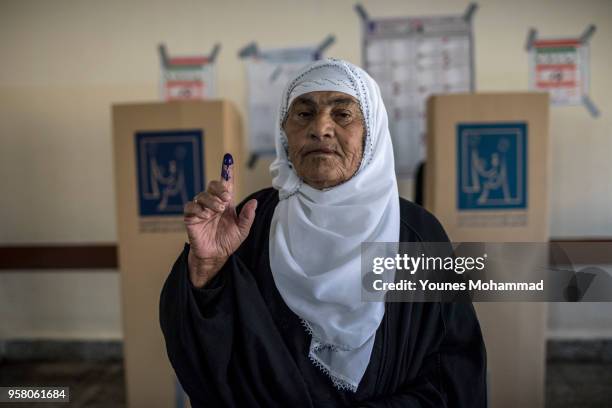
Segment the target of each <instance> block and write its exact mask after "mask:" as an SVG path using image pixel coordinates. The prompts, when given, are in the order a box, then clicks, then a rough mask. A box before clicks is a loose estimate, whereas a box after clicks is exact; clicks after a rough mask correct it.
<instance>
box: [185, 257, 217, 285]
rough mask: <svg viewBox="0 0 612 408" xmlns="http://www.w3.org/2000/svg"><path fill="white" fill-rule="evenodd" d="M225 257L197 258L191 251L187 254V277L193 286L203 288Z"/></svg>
mask: <svg viewBox="0 0 612 408" xmlns="http://www.w3.org/2000/svg"><path fill="white" fill-rule="evenodd" d="M226 261H227V257H225V258H199V257H197V256H196V255H195V254H194V253H193V252H192V251H189V254H188V256H187V266H188V269H189V279H190V280H191V283H192V284H193V286H194V287H196V288H198V289H201V288H203V287H204V286H205V285H206V284H207V283H208V282H209V281H210V280H211V279H212V278H213V277H214V276H215V275H216V274H217V273H218V272H219V271H220V270H221V268H222V267H223V265H225V262H226Z"/></svg>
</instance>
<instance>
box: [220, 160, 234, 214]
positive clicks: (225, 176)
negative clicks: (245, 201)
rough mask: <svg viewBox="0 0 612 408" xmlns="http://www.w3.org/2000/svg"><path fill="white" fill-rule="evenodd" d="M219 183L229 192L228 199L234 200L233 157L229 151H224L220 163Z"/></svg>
mask: <svg viewBox="0 0 612 408" xmlns="http://www.w3.org/2000/svg"><path fill="white" fill-rule="evenodd" d="M221 183H223V185H224V186H225V187H226V188H227V191H228V192H229V193H230V200H231V201H232V202H233V201H234V158H233V157H232V155H231V154H230V153H225V155H224V156H223V163H221Z"/></svg>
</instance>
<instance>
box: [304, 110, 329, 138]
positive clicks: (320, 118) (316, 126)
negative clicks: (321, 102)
mask: <svg viewBox="0 0 612 408" xmlns="http://www.w3.org/2000/svg"><path fill="white" fill-rule="evenodd" d="M333 136H334V121H333V119H332V117H331V115H330V114H329V113H323V112H322V113H319V114H318V115H317V116H315V119H314V121H313V123H312V127H311V129H310V137H312V138H315V139H324V138H331V137H333Z"/></svg>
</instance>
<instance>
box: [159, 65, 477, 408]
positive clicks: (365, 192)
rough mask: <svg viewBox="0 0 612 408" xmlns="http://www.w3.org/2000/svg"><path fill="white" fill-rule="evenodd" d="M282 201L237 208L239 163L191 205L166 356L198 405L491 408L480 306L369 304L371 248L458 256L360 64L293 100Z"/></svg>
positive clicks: (285, 136)
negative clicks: (401, 177) (430, 247)
mask: <svg viewBox="0 0 612 408" xmlns="http://www.w3.org/2000/svg"><path fill="white" fill-rule="evenodd" d="M279 119H280V120H279V126H278V131H277V137H276V154H277V157H276V160H275V161H274V162H273V163H272V165H271V167H270V169H271V172H272V176H273V180H272V185H273V188H268V189H264V190H261V191H259V192H256V193H254V194H252V195H251V196H250V197H249V198H247V199H246V200H245V201H244V202H242V203H241V204H239V205H238V206H235V204H234V201H233V178H232V167H233V166H232V165H231V160H229V159H230V158H231V156H230V157H227V155H226V159H225V161H224V165H223V169H224V170H223V172H222V173H223V176H222V178H221V180H219V181H211V182H210V183H209V184H208V186H207V190H206V191H205V192H202V193H200V194H198V195H197V196H196V198H195V199H194V201H193V202H190V203H189V204H187V205H186V206H185V217H184V219H185V225H186V229H187V234H188V238H189V244H186V245H185V248H184V250H183V252H182V253H181V255H180V256H179V258H178V260H177V261H176V263H175V265H174V267H173V269H172V272H171V273H170V275H169V276H168V279H167V281H166V283H165V285H164V288H163V291H162V294H161V301H160V322H161V327H162V330H163V333H164V336H165V339H166V347H167V351H168V356H169V358H170V361H171V363H172V366H173V367H174V369H175V371H176V374H177V377H178V379H179V380H180V382H181V384H182V386H183V388H184V389H185V391H186V392H187V394H188V395H189V397H190V400H191V404H192V406H194V407H277V406H278V407H345V406H346V407H349V406H360V407H452V408H463V407H465V408H477V407H484V406H486V386H485V371H486V357H485V348H484V343H483V339H482V335H481V331H480V326H479V324H478V320H477V318H476V315H475V313H474V309H473V307H472V305H471V304H470V303H434V302H430V303H393V302H364V301H362V299H361V298H360V296H359V294H360V293H361V292H360V287H361V274H360V266H361V265H360V245H361V243H362V242H398V241H405V242H412V241H424V242H439V241H441V242H447V241H448V238H447V236H446V234H445V232H444V230H443V228H442V227H441V225H440V224H439V223H438V221H437V220H436V219H435V217H434V216H433V215H431V214H430V213H428V212H427V211H425V210H424V209H423V208H421V207H418V206H417V205H415V204H412V203H410V202H409V201H406V200H404V199H401V198H400V197H399V195H398V190H397V182H396V179H395V173H394V160H393V149H392V146H391V137H390V135H389V129H388V123H387V113H386V110H385V107H384V105H383V101H382V98H381V95H380V89H379V87H378V85H377V84H376V83H375V82H374V80H373V79H372V78H371V77H370V76H369V75H368V74H367V73H366V72H364V71H363V70H362V69H360V68H358V67H356V66H355V65H352V64H350V63H348V62H345V61H341V60H335V59H328V60H322V61H317V62H314V63H312V64H310V65H308V66H307V67H305V68H304V69H303V70H302V71H301V72H300V73H299V74H298V75H297V76H296V77H295V78H294V79H293V80H292V81H290V82H289V83H288V85H287V87H286V89H285V92H284V94H283V97H282V101H281V107H280V116H279Z"/></svg>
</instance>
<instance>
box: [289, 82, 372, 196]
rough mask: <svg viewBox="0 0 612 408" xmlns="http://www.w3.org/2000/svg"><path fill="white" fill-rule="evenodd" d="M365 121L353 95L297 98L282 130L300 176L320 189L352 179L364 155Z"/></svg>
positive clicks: (321, 94)
mask: <svg viewBox="0 0 612 408" xmlns="http://www.w3.org/2000/svg"><path fill="white" fill-rule="evenodd" d="M363 122H364V121H363V115H362V114H361V109H360V108H359V103H358V102H357V100H356V99H355V98H354V97H352V96H351V95H348V94H345V93H342V92H333V91H321V92H310V93H307V94H304V95H301V96H298V97H297V98H295V99H294V100H293V102H292V103H291V106H290V108H289V112H288V113H287V118H286V119H285V123H284V125H283V129H284V130H285V134H286V135H287V140H288V142H289V159H290V160H291V162H292V163H293V166H294V168H295V171H296V173H297V175H298V176H300V178H301V179H302V180H304V182H305V183H307V184H308V185H310V186H312V187H314V188H317V189H324V188H328V187H333V186H336V185H338V184H341V183H343V182H345V181H347V180H348V179H350V178H351V177H352V176H353V175H354V174H355V172H356V171H357V169H358V168H359V164H360V163H361V156H362V155H363V145H364V137H365V131H364V129H365V128H364V123H363Z"/></svg>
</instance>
